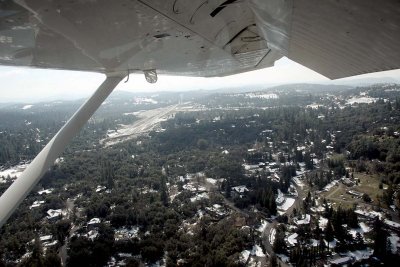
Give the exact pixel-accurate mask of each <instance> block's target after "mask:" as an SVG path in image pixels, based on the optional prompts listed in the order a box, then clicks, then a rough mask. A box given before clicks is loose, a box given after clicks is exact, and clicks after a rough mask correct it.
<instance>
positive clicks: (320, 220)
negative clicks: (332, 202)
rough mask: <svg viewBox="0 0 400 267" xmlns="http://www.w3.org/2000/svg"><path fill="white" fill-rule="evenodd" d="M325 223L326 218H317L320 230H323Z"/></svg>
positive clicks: (326, 222)
mask: <svg viewBox="0 0 400 267" xmlns="http://www.w3.org/2000/svg"><path fill="white" fill-rule="evenodd" d="M327 224H328V219H326V218H324V217H321V218H319V220H318V225H319V228H321V229H322V230H325V228H326V225H327Z"/></svg>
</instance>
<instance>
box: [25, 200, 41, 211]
mask: <svg viewBox="0 0 400 267" xmlns="http://www.w3.org/2000/svg"><path fill="white" fill-rule="evenodd" d="M44 203H45V202H44V201H43V200H36V201H34V202H33V204H32V205H31V206H30V207H29V208H30V209H33V208H37V207H40V206H41V205H42V204H44Z"/></svg>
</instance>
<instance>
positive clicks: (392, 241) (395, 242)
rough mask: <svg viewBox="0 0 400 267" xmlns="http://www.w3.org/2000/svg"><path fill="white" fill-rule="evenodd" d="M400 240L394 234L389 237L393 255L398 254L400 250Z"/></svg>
mask: <svg viewBox="0 0 400 267" xmlns="http://www.w3.org/2000/svg"><path fill="white" fill-rule="evenodd" d="M399 240H400V238H399V236H398V235H396V234H394V233H392V234H391V235H390V236H389V241H390V249H391V250H392V253H393V254H396V253H397V251H398V250H399V247H400V243H399Z"/></svg>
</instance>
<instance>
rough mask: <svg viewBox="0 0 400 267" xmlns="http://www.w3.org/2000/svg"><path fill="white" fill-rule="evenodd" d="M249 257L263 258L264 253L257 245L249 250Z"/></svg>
mask: <svg viewBox="0 0 400 267" xmlns="http://www.w3.org/2000/svg"><path fill="white" fill-rule="evenodd" d="M250 253H251V255H253V256H257V257H265V254H264V252H263V251H262V249H261V247H260V246H259V245H254V246H253V248H252V249H251V252H250Z"/></svg>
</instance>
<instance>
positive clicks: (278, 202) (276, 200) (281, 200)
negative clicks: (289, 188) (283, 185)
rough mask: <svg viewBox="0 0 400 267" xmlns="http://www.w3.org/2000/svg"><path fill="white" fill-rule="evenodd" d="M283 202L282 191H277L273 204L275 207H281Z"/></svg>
mask: <svg viewBox="0 0 400 267" xmlns="http://www.w3.org/2000/svg"><path fill="white" fill-rule="evenodd" d="M284 201H285V196H284V195H283V193H282V191H281V190H280V189H278V195H277V196H276V198H275V202H276V204H277V205H282V204H283V202H284Z"/></svg>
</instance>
